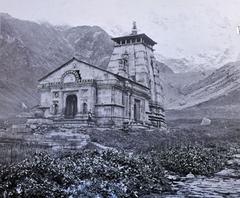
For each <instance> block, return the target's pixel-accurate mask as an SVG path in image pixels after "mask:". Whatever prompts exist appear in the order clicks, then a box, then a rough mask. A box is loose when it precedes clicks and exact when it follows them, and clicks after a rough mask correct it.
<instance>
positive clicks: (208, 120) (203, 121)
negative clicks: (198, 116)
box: [201, 117, 211, 126]
mask: <svg viewBox="0 0 240 198" xmlns="http://www.w3.org/2000/svg"><path fill="white" fill-rule="evenodd" d="M210 124H211V120H210V119H209V118H205V117H204V118H203V119H202V122H201V125H202V126H207V125H210Z"/></svg>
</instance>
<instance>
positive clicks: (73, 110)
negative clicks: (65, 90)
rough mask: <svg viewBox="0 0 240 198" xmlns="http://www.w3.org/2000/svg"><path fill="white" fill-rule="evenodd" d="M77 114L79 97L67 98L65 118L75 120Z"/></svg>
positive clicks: (69, 96) (71, 96) (70, 96)
mask: <svg viewBox="0 0 240 198" xmlns="http://www.w3.org/2000/svg"><path fill="white" fill-rule="evenodd" d="M76 114H77V96H76V95H68V96H67V98H66V107H65V117H66V118H74V117H75V115H76Z"/></svg>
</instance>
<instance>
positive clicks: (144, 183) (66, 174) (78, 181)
mask: <svg viewBox="0 0 240 198" xmlns="http://www.w3.org/2000/svg"><path fill="white" fill-rule="evenodd" d="M223 126H224V127H223ZM238 126H240V125H238V123H235V122H234V123H232V122H231V124H229V123H228V125H226V123H224V124H222V125H221V123H220V124H219V123H218V124H216V125H211V126H199V125H191V126H187V127H179V128H176V127H174V128H173V127H172V128H171V129H170V130H169V131H159V130H144V129H133V130H130V131H121V130H113V129H106V130H96V129H94V130H81V131H79V132H81V133H86V134H89V135H90V138H91V141H92V142H96V143H99V144H102V145H105V146H108V147H112V148H115V149H116V150H117V151H109V150H108V151H96V150H93V149H92V150H89V149H90V148H91V145H89V148H88V150H83V151H80V152H72V153H61V154H58V155H49V154H47V153H40V154H36V155H34V156H33V157H32V158H28V159H26V160H23V161H21V162H19V163H12V164H11V165H10V166H9V165H7V166H2V167H1V170H0V195H2V196H3V195H4V196H6V197H114V198H115V197H141V196H145V195H152V194H163V193H166V192H170V191H171V182H170V181H169V180H168V179H167V175H168V174H170V173H171V174H178V175H186V174H188V173H193V174H195V175H207V176H208V175H212V174H214V173H215V172H217V171H219V170H221V169H223V168H224V166H225V163H226V161H227V159H228V157H229V156H230V155H231V154H232V153H234V152H237V150H238V147H239V142H240V133H239V131H240V130H239V128H238Z"/></svg>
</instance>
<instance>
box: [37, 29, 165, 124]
mask: <svg viewBox="0 0 240 198" xmlns="http://www.w3.org/2000/svg"><path fill="white" fill-rule="evenodd" d="M113 41H115V44H116V45H115V47H114V50H113V53H112V56H111V58H110V61H109V64H108V67H107V70H104V69H101V68H99V67H96V66H94V65H91V64H88V63H86V62H83V61H81V60H78V59H76V58H72V59H71V60H70V61H68V62H67V63H65V64H64V65H62V66H60V67H59V68H57V69H56V70H54V71H52V72H51V73H49V74H48V75H46V76H45V77H43V78H42V79H40V80H39V87H38V88H39V90H40V95H41V104H40V107H41V108H42V109H44V116H45V117H47V118H51V119H53V120H60V119H66V120H77V121H79V123H84V122H88V121H92V122H94V123H96V124H98V125H122V124H123V123H125V122H126V123H141V124H145V125H153V126H156V127H161V126H163V125H164V109H163V106H162V104H163V97H162V86H161V82H160V77H159V75H160V73H159V69H158V68H157V64H156V59H155V57H154V54H153V45H154V44H156V43H155V42H154V41H153V40H152V39H150V38H149V37H148V36H146V35H145V34H137V32H136V26H134V28H133V31H132V34H131V35H129V36H124V37H118V38H113Z"/></svg>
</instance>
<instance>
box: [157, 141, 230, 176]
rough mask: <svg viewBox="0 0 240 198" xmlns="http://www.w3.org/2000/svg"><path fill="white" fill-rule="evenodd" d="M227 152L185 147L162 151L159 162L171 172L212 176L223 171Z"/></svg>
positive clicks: (196, 146) (200, 147) (190, 146)
mask: <svg viewBox="0 0 240 198" xmlns="http://www.w3.org/2000/svg"><path fill="white" fill-rule="evenodd" d="M226 157H227V155H226V153H225V151H224V152H223V151H220V150H219V149H218V148H207V147H203V146H200V145H195V146H193V145H185V146H183V145H182V146H179V147H172V148H168V149H166V150H163V151H160V154H159V160H160V163H161V164H162V166H163V167H165V168H166V169H167V170H169V171H173V172H175V173H178V174H183V175H186V174H188V173H193V174H195V175H211V174H213V173H215V172H217V171H219V170H221V169H222V168H223V166H224V164H225V162H226Z"/></svg>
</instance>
